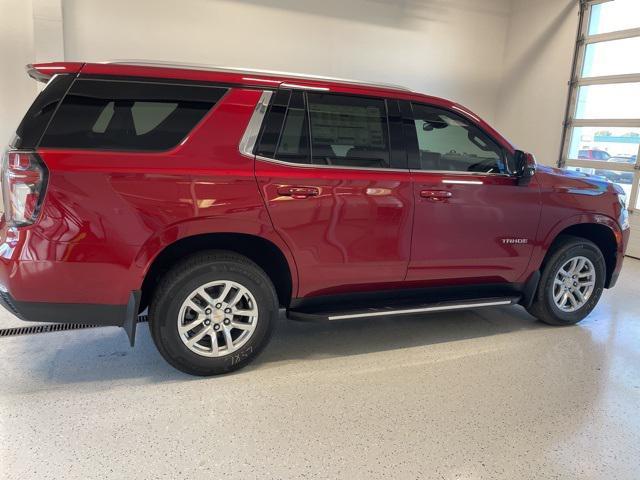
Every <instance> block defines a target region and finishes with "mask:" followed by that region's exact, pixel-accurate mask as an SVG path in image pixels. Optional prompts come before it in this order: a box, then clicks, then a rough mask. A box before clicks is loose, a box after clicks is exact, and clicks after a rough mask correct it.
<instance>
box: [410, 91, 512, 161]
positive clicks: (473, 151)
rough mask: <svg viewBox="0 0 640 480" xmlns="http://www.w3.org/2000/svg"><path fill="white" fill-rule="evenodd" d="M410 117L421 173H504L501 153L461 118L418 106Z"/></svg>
mask: <svg viewBox="0 0 640 480" xmlns="http://www.w3.org/2000/svg"><path fill="white" fill-rule="evenodd" d="M413 114H414V123H415V128H416V135H417V137H418V148H419V151H420V152H419V153H420V157H419V168H420V170H450V171H456V172H478V173H506V167H505V162H504V154H503V151H502V149H501V148H500V147H499V146H498V145H496V144H495V142H494V141H493V140H491V139H490V138H489V137H488V136H487V135H486V134H485V133H484V132H482V131H481V130H480V129H479V128H478V127H476V126H475V125H472V124H471V123H470V122H468V121H466V120H465V119H464V118H462V117H459V116H458V115H455V114H453V113H450V112H448V111H446V110H442V109H439V108H435V107H429V106H426V105H419V104H414V105H413Z"/></svg>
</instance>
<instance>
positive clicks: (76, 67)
mask: <svg viewBox="0 0 640 480" xmlns="http://www.w3.org/2000/svg"><path fill="white" fill-rule="evenodd" d="M97 66H103V68H102V70H105V69H107V70H110V71H112V74H117V73H118V70H120V71H121V72H122V73H127V71H128V70H131V69H132V68H143V69H163V70H188V71H195V72H209V73H213V74H230V75H234V76H237V75H242V76H244V77H245V78H243V79H244V80H249V81H254V82H256V81H260V80H262V81H263V82H264V83H266V84H267V85H268V84H269V83H271V81H274V80H272V79H280V81H279V82H278V83H286V81H287V80H302V81H310V82H318V83H319V82H330V83H336V84H343V85H351V86H358V87H369V88H379V89H384V90H396V91H401V92H406V93H411V89H409V88H407V87H403V86H401V85H395V84H391V83H382V82H367V81H361V80H354V79H347V78H338V77H329V76H322V75H311V74H306V73H297V72H282V71H276V70H260V69H253V68H240V67H226V66H215V65H203V64H191V63H180V62H160V61H148V60H111V61H106V62H98V63H83V62H54V63H39V64H30V65H27V73H28V74H29V75H30V76H31V77H32V78H34V79H36V80H38V81H47V80H48V79H49V78H51V76H53V75H55V74H56V73H78V72H80V71H81V70H82V71H83V73H94V72H90V70H94V69H95V67H97ZM92 67H93V68H92ZM156 73H159V72H158V71H157V70H156ZM128 74H130V73H128ZM247 75H254V76H259V77H266V78H248V79H247V78H246V76H247ZM159 76H162V75H159ZM267 85H265V86H267ZM270 86H273V84H271V85H270Z"/></svg>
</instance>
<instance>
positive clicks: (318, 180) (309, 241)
mask: <svg viewBox="0 0 640 480" xmlns="http://www.w3.org/2000/svg"><path fill="white" fill-rule="evenodd" d="M256 177H257V179H258V183H259V185H260V189H261V192H262V194H263V196H264V198H265V201H266V203H267V206H268V209H269V214H270V216H271V219H272V220H273V224H274V226H275V228H276V229H277V231H278V233H279V234H280V235H281V236H282V238H283V239H284V241H285V242H286V243H287V245H289V246H290V247H291V249H292V251H294V252H295V256H296V264H297V266H298V269H299V272H298V273H299V276H300V288H299V291H298V297H304V296H313V295H323V294H337V293H349V292H356V291H364V290H374V289H382V288H396V287H399V286H402V284H403V282H404V280H405V276H406V272H407V265H408V262H409V256H410V247H411V228H412V223H413V199H412V187H411V181H410V175H409V172H408V171H392V170H389V171H385V170H379V171H374V170H366V169H340V168H313V167H304V166H296V165H283V164H278V163H272V162H269V161H264V160H260V159H258V160H256ZM290 186H295V187H311V188H316V189H317V191H318V195H316V196H311V197H308V198H298V199H297V198H292V197H291V196H284V195H281V194H280V193H279V190H280V189H281V188H283V187H290Z"/></svg>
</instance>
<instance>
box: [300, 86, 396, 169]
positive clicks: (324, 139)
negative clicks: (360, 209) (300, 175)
mask: <svg viewBox="0 0 640 480" xmlns="http://www.w3.org/2000/svg"><path fill="white" fill-rule="evenodd" d="M307 102H308V108H309V119H310V124H311V155H312V160H313V163H314V164H320V165H335V166H350V167H362V168H388V167H389V166H390V163H389V129H388V126H387V110H386V102H385V100H381V99H374V98H362V97H352V96H347V95H332V94H324V93H307Z"/></svg>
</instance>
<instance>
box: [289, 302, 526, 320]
mask: <svg viewBox="0 0 640 480" xmlns="http://www.w3.org/2000/svg"><path fill="white" fill-rule="evenodd" d="M520 298H521V297H520V296H513V297H495V298H476V299H467V300H458V301H446V302H436V303H418V304H416V303H412V304H409V303H407V304H405V305H401V304H395V305H393V306H381V307H376V308H365V309H352V310H337V309H335V308H334V309H333V310H328V309H323V310H309V309H305V310H293V309H290V310H287V317H288V318H290V319H291V320H296V321H300V322H327V321H334V320H348V319H352V318H367V317H385V316H391V315H411V314H417V313H434V312H447V311H452V310H465V309H469V308H481V307H497V306H501V305H515V304H517V303H518V302H519V301H520Z"/></svg>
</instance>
